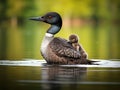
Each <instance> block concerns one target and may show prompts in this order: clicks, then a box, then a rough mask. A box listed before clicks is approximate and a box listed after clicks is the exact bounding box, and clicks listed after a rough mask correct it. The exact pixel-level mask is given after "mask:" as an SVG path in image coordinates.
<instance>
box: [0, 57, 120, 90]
mask: <svg viewBox="0 0 120 90" xmlns="http://www.w3.org/2000/svg"><path fill="white" fill-rule="evenodd" d="M94 60H95V59H94ZM97 61H98V60H97ZM99 61H100V62H97V64H99V65H47V64H46V62H45V61H44V60H31V59H28V60H23V61H9V60H6V61H5V60H2V61H0V90H88V89H89V90H95V89H97V90H119V89H120V78H119V76H120V61H118V60H114V61H113V60H99Z"/></svg>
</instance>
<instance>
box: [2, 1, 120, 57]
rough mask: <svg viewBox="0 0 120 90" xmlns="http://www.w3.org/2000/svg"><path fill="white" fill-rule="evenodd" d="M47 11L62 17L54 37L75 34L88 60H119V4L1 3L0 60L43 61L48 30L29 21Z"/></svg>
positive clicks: (93, 2) (94, 2)
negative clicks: (43, 41)
mask: <svg viewBox="0 0 120 90" xmlns="http://www.w3.org/2000/svg"><path fill="white" fill-rule="evenodd" d="M50 11H55V12H58V13H60V14H61V16H62V17H63V28H62V30H61V31H60V32H59V33H58V34H57V35H56V36H59V37H63V38H66V39H68V36H69V35H70V34H72V33H76V34H78V35H79V36H80V43H82V45H83V47H84V48H85V49H86V51H87V52H88V54H89V58H103V59H111V58H120V51H119V48H120V40H119V38H120V36H119V35H120V27H119V25H120V12H119V11H120V0H56V1H51V0H2V1H0V59H23V58H34V59H42V57H41V55H40V51H39V48H40V44H41V41H42V37H43V36H44V33H45V30H47V27H49V26H48V25H46V24H42V23H39V22H32V21H29V20H28V18H30V17H32V16H39V15H43V14H45V13H46V12H50Z"/></svg>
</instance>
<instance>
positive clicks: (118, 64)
mask: <svg viewBox="0 0 120 90" xmlns="http://www.w3.org/2000/svg"><path fill="white" fill-rule="evenodd" d="M91 60H93V61H98V62H94V64H96V65H85V64H82V65H80V64H76V65H59V66H62V67H106V68H107V67H112V68H120V61H117V59H116V61H115V60H100V59H91ZM45 64H46V61H45V60H34V59H25V60H17V61H15V60H14V61H12V60H1V61H0V65H7V66H44V65H45Z"/></svg>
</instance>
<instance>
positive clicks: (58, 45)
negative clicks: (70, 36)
mask: <svg viewBox="0 0 120 90" xmlns="http://www.w3.org/2000/svg"><path fill="white" fill-rule="evenodd" d="M49 45H50V48H51V49H52V51H53V52H54V53H55V54H56V55H58V56H61V57H69V58H80V57H81V55H80V53H79V52H77V51H76V50H75V49H74V48H73V47H72V46H71V45H70V43H68V41H67V40H65V39H61V38H57V37H56V38H54V39H53V40H52V41H51V42H50V44H49Z"/></svg>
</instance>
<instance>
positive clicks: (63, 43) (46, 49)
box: [30, 12, 91, 64]
mask: <svg viewBox="0 0 120 90" xmlns="http://www.w3.org/2000/svg"><path fill="white" fill-rule="evenodd" d="M30 20H35V21H42V22H45V23H48V24H50V25H51V26H50V28H49V29H48V30H47V32H46V34H45V36H44V38H43V41H42V44H41V54H42V56H43V58H44V59H45V60H46V61H47V63H48V64H91V61H90V60H81V54H80V53H79V52H77V51H76V50H75V49H74V47H73V46H72V45H71V44H70V43H68V40H65V39H63V38H59V37H54V35H55V34H56V33H58V32H59V31H60V29H61V27H62V18H61V16H60V15H59V14H58V13H56V12H48V13H47V14H45V15H44V16H42V17H32V18H30Z"/></svg>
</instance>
